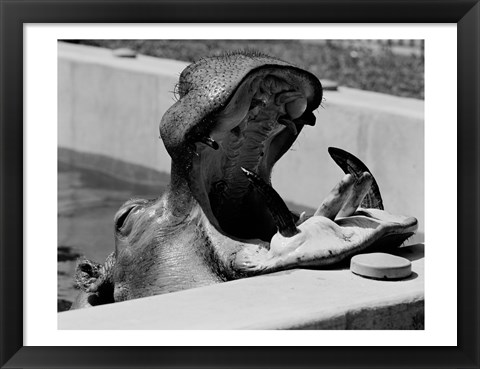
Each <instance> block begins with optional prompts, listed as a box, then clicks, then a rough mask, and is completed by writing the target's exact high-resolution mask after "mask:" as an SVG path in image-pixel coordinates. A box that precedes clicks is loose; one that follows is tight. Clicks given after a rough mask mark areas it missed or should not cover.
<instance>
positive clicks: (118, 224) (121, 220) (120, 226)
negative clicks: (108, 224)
mask: <svg viewBox="0 0 480 369" xmlns="http://www.w3.org/2000/svg"><path fill="white" fill-rule="evenodd" d="M135 208H136V206H135V205H134V206H130V207H128V208H127V209H125V210H124V211H123V213H121V214H120V215H119V216H118V217H117V219H116V221H115V230H116V231H117V232H120V233H122V234H125V233H126V231H127V229H126V228H125V223H126V220H127V218H128V216H129V215H130V213H131V212H132V210H134V209H135Z"/></svg>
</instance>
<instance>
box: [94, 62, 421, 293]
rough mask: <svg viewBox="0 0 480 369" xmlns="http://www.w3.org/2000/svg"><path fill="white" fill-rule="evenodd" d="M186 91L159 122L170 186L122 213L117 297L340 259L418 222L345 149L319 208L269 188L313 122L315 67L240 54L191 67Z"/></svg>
mask: <svg viewBox="0 0 480 369" xmlns="http://www.w3.org/2000/svg"><path fill="white" fill-rule="evenodd" d="M177 93H178V101H177V102H176V103H175V104H174V105H173V106H172V107H171V108H170V109H168V111H167V112H166V113H165V115H164V116H163V118H162V121H161V123H160V134H161V138H162V140H163V142H164V144H165V147H166V149H167V151H168V153H169V154H170V156H171V158H172V169H171V184H170V186H169V188H168V190H167V191H166V192H165V193H164V194H163V195H162V196H161V197H160V198H159V199H157V200H151V201H147V200H130V201H129V202H127V203H126V204H125V205H124V206H123V207H122V208H121V209H120V210H119V212H118V213H117V215H116V218H115V223H116V236H117V241H116V250H117V254H116V264H115V267H114V268H113V269H114V271H113V272H112V277H111V281H112V282H111V283H112V284H113V285H114V291H115V293H114V295H115V296H114V297H115V300H116V301H118V300H124V299H129V298H135V297H141V296H149V295H153V294H159V293H165V292H170V291H177V290H182V289H185V288H190V287H196V286H200V285H205V284H210V283H215V282H219V281H222V280H226V279H232V278H239V277H244V276H249V275H254V274H258V273H266V272H272V271H275V270H281V269H288V268H294V267H299V266H315V267H322V266H326V265H331V264H334V263H337V262H339V261H341V260H344V259H346V258H348V257H349V256H352V255H353V254H355V253H360V252H364V251H365V250H367V249H372V248H375V247H385V246H390V245H395V246H398V245H400V244H401V243H402V242H403V241H404V240H405V239H406V238H408V237H409V236H411V235H412V234H413V233H414V231H415V230H416V228H417V220H416V219H415V218H412V217H403V216H395V215H392V214H389V213H387V212H385V211H384V210H383V205H382V200H381V197H380V193H379V190H378V186H377V184H376V182H375V180H374V179H373V177H372V175H371V173H370V172H369V170H368V169H367V167H366V166H365V165H364V164H363V163H362V162H361V161H360V160H358V159H357V158H356V157H354V156H353V155H351V154H349V153H347V152H345V151H343V150H340V149H333V148H331V149H330V154H331V156H332V157H333V158H334V160H335V161H336V162H337V163H338V164H339V165H340V167H341V168H342V169H343V170H344V171H345V173H346V175H345V177H344V178H343V179H342V180H341V181H340V182H339V184H338V185H337V186H336V187H334V189H333V190H332V192H331V193H330V194H329V195H327V197H326V199H325V201H324V202H323V203H322V204H321V205H320V207H319V208H318V210H317V212H316V213H315V214H313V216H310V217H308V216H305V215H303V214H302V215H300V216H298V215H295V214H293V213H291V212H290V211H289V210H288V208H287V206H286V205H285V203H284V202H283V200H282V199H281V198H280V196H279V195H278V194H277V193H276V192H275V191H274V189H273V188H272V185H271V181H270V177H271V173H272V168H273V166H274V164H275V163H276V162H277V161H278V160H279V159H280V158H281V157H282V155H283V154H285V152H286V151H287V150H288V149H289V148H290V147H291V145H292V144H293V142H294V141H295V139H296V138H297V137H298V134H299V132H300V131H301V130H302V129H303V127H304V126H305V125H308V126H313V125H314V124H315V116H314V115H313V111H314V110H315V109H316V108H318V106H319V105H320V102H321V100H322V86H321V84H320V82H319V80H318V79H317V78H316V77H315V76H314V75H313V74H311V73H309V72H307V71H305V70H303V69H300V68H298V67H296V66H294V65H291V64H289V63H286V62H284V61H281V60H278V59H275V58H272V57H268V56H266V55H262V54H258V53H233V54H228V55H224V56H218V57H212V58H206V59H202V60H200V61H198V62H196V63H194V64H191V65H190V66H188V67H187V68H186V69H185V70H184V71H183V72H182V74H181V75H180V80H179V83H178V86H177ZM312 161H313V163H312V165H315V163H314V159H312ZM292 180H295V179H293V178H292ZM299 191H301V188H299ZM102 283H103V282H102ZM97 284H98V283H97ZM90 291H92V289H90Z"/></svg>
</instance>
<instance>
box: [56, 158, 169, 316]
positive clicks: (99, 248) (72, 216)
mask: <svg viewBox="0 0 480 369" xmlns="http://www.w3.org/2000/svg"><path fill="white" fill-rule="evenodd" d="M166 185H167V183H159V184H158V186H145V185H138V184H134V183H130V182H125V181H121V180H118V179H115V178H112V177H109V176H107V175H105V174H102V173H100V172H98V171H92V170H85V169H80V168H77V167H74V166H71V165H69V164H65V163H59V164H58V310H59V311H63V310H67V309H68V308H69V307H70V304H71V302H72V301H73V300H74V299H75V297H76V295H77V294H78V290H77V289H75V287H74V284H73V276H74V274H75V266H76V263H77V260H78V258H81V257H86V258H88V259H90V260H93V261H97V262H100V263H103V262H104V261H105V258H106V257H107V256H108V255H109V254H110V253H111V252H112V251H113V250H114V233H113V232H114V231H113V217H114V215H115V213H116V212H117V210H118V208H119V207H120V206H121V205H122V204H123V203H124V202H125V201H127V200H128V199H130V198H132V197H142V198H149V199H151V198H156V197H158V196H159V195H160V194H161V193H162V192H163V191H164V190H165V187H166Z"/></svg>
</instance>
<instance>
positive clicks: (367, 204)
mask: <svg viewBox="0 0 480 369" xmlns="http://www.w3.org/2000/svg"><path fill="white" fill-rule="evenodd" d="M328 153H329V154H330V156H331V157H332V159H333V160H335V163H337V164H338V166H339V167H340V168H342V170H343V171H344V173H345V174H351V175H353V176H354V177H355V178H356V179H358V178H360V176H361V175H362V174H363V173H364V172H368V173H370V174H372V173H371V172H370V170H369V169H368V168H367V166H366V165H365V164H364V163H363V162H362V161H361V160H360V159H359V158H357V157H356V156H354V155H352V154H350V153H349V152H347V151H345V150H342V149H338V148H336V147H329V148H328ZM360 206H361V207H362V208H369V209H380V210H383V200H382V196H381V195H380V189H379V188H378V185H377V182H376V181H375V178H373V175H372V185H371V186H370V190H369V191H368V192H367V194H366V195H365V197H364V198H363V201H362V203H361V204H360Z"/></svg>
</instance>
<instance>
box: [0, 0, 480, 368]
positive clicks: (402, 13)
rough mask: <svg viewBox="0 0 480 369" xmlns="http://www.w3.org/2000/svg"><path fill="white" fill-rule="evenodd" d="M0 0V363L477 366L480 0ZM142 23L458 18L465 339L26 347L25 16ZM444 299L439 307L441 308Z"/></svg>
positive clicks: (461, 331)
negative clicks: (389, 343) (435, 343)
mask: <svg viewBox="0 0 480 369" xmlns="http://www.w3.org/2000/svg"><path fill="white" fill-rule="evenodd" d="M0 6H1V7H0V13H1V51H0V55H1V89H0V92H1V100H0V106H1V108H0V114H1V124H0V138H1V146H0V148H1V162H0V165H1V166H0V201H1V202H0V205H1V206H0V211H1V212H0V220H1V221H0V227H1V228H0V252H1V253H0V255H1V265H0V275H1V291H0V293H1V295H0V308H1V311H0V324H1V325H0V327H1V336H0V341H1V343H0V365H1V367H2V368H25V367H28V368H53V367H56V368H130V367H131V368H155V367H159V368H273V367H275V368H276V367H278V368H316V367H319V368H323V367H325V368H326V367H328V368H340V367H342V368H347V367H348V368H350V367H351V368H424V367H425V368H426V367H429V368H445V367H448V368H478V367H479V365H480V364H479V363H480V360H479V349H478V348H479V347H480V343H479V273H478V270H479V233H478V225H479V221H478V220H479V219H478V210H479V196H478V193H479V166H478V165H479V152H478V149H477V148H478V144H479V123H480V121H479V105H480V104H479V102H480V96H479V81H480V80H479V78H480V76H479V69H480V60H479V55H480V39H479V36H480V4H479V2H478V0H423V1H418V0H417V1H413V0H406V1H401V0H383V1H369V0H356V1H354V0H328V1H319V0H317V1H313V0H310V1H308V0H307V1H305V0H297V1H293V0H290V1H281V0H273V1H267V0H260V1H255V2H245V1H243V2H242V1H239V0H236V1H230V2H227V1H224V0H218V1H216V0H209V1H207V0H198V1H193V0H187V1H182V0H176V1H175V0H167V1H151V0H150V1H149V0H139V1H133V0H128V1H116V2H113V1H107V0H98V1H88V0H83V1H82V0H80V1H61V2H60V1H52V0H37V1H18V0H0ZM143 22H146V23H162V22H166V23H177V22H180V23H190V22H193V23H217V22H220V23H230V22H233V23H257V22H258V23H310V22H313V23H377V22H379V23H416V22H419V23H456V24H457V27H458V28H457V32H458V33H457V37H458V51H457V52H458V54H457V58H458V72H457V78H458V100H457V107H458V127H457V129H458V194H457V199H458V205H459V209H458V222H457V226H458V345H457V346H456V347H381V348H379V347H308V348H307V347H278V348H274V347H222V348H217V347H205V348H201V347H128V348H126V347H107V346H106V347H29V346H25V347H24V346H23V330H24V329H23V328H24V327H23V267H22V265H23V232H24V230H23V205H24V200H23V180H24V177H23V25H24V24H25V23H143ZM446 78H448V76H446ZM445 93H448V91H445ZM446 196H447V195H446ZM448 196H455V195H454V194H449V195H448ZM439 201H448V199H447V197H445V198H444V199H439ZM446 216H448V214H446ZM453 221H454V219H452V222H453ZM438 309H442V307H441V306H438ZM106 344H108V343H107V342H106Z"/></svg>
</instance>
